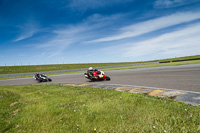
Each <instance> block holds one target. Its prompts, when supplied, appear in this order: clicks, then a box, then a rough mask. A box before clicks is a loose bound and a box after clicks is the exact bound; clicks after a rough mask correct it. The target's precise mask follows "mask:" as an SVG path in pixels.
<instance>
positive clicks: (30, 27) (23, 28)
mask: <svg viewBox="0 0 200 133" xmlns="http://www.w3.org/2000/svg"><path fill="white" fill-rule="evenodd" d="M17 27H18V28H19V29H20V33H19V36H18V37H17V39H15V40H14V41H15V42H17V41H21V40H24V39H27V38H30V37H32V36H33V35H34V34H35V33H37V32H39V26H38V25H37V24H36V23H32V22H31V23H26V24H24V25H20V26H17Z"/></svg>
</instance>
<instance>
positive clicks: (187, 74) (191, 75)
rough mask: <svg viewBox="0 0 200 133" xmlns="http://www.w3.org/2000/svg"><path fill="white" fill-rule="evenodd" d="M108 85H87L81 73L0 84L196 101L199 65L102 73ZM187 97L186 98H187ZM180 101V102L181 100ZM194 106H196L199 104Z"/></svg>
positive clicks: (9, 81)
mask: <svg viewBox="0 0 200 133" xmlns="http://www.w3.org/2000/svg"><path fill="white" fill-rule="evenodd" d="M105 73H106V74H107V75H109V76H110V77H111V81H97V82H90V81H89V80H88V79H86V78H84V75H83V73H76V74H63V75H54V76H50V78H51V79H52V80H53V81H52V82H45V83H38V82H37V81H35V80H34V79H33V78H32V77H30V78H21V79H8V80H0V85H1V86H2V85H29V84H89V85H93V84H95V85H102V84H103V85H132V86H140V87H144V88H155V89H156V88H159V89H163V90H181V91H186V92H190V93H194V94H198V95H197V96H196V97H197V99H200V97H199V96H200V95H199V94H200V64H192V65H181V66H167V67H154V68H141V69H126V70H115V71H106V72H105ZM187 96H188V95H187ZM183 99H184V98H183ZM197 102H199V103H198V104H200V101H197Z"/></svg>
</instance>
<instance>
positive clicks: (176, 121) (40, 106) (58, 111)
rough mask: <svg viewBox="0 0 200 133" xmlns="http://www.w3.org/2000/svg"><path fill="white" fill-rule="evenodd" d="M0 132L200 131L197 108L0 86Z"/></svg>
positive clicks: (86, 90)
mask: <svg viewBox="0 0 200 133" xmlns="http://www.w3.org/2000/svg"><path fill="white" fill-rule="evenodd" d="M0 107H1V108H0V132H20V133H23V132H52V133H53V132H69V133H70V132H73V133H74V132H130V133H132V132H158V133H160V132H193V133H194V132H200V120H199V118H200V107H198V106H191V105H188V104H185V103H182V102H175V101H173V100H170V99H167V98H158V97H152V96H148V95H143V94H133V93H126V92H118V91H115V90H107V89H97V88H90V87H72V86H63V85H28V86H0Z"/></svg>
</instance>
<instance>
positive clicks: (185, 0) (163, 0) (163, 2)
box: [154, 0, 199, 8]
mask: <svg viewBox="0 0 200 133" xmlns="http://www.w3.org/2000/svg"><path fill="white" fill-rule="evenodd" d="M198 1H199V0H156V1H155V3H154V7H155V8H171V7H178V6H183V5H188V4H191V3H195V2H198Z"/></svg>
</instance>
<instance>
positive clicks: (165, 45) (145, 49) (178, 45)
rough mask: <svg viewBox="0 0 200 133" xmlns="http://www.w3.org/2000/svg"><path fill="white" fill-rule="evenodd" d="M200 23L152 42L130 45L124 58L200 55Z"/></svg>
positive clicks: (125, 51)
mask: <svg viewBox="0 0 200 133" xmlns="http://www.w3.org/2000/svg"><path fill="white" fill-rule="evenodd" d="M199 29H200V23H197V24H195V25H190V26H188V27H186V28H184V29H181V30H178V31H174V32H171V33H167V34H163V35H161V36H159V37H155V38H153V39H150V40H146V41H142V42H138V43H135V44H129V45H130V46H129V47H127V48H124V54H123V56H124V57H142V56H143V57H144V58H148V57H152V56H154V57H156V56H157V57H174V56H184V55H194V54H199V53H200V45H199V42H200V31H199Z"/></svg>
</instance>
